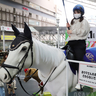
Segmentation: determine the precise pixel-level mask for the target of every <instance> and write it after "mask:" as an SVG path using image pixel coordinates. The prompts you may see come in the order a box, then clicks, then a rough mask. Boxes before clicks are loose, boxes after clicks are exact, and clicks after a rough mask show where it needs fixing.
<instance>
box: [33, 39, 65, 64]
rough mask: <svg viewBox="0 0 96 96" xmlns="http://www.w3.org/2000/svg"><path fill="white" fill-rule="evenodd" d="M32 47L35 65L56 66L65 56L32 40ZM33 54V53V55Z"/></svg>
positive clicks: (51, 47)
mask: <svg viewBox="0 0 96 96" xmlns="http://www.w3.org/2000/svg"><path fill="white" fill-rule="evenodd" d="M33 46H34V47H35V50H34V51H35V55H36V63H37V64H40V63H42V62H43V63H44V62H45V64H53V65H54V66H58V64H60V62H61V60H64V58H65V55H64V53H63V51H62V50H61V49H58V48H55V47H53V46H50V45H47V44H44V43H42V42H40V41H38V40H36V39H34V38H33ZM33 54H34V53H33Z"/></svg>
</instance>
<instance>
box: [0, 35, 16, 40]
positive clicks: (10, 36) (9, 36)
mask: <svg viewBox="0 0 96 96" xmlns="http://www.w3.org/2000/svg"><path fill="white" fill-rule="evenodd" d="M14 39H15V36H14V35H13V36H12V35H5V40H14ZM1 40H3V35H1Z"/></svg>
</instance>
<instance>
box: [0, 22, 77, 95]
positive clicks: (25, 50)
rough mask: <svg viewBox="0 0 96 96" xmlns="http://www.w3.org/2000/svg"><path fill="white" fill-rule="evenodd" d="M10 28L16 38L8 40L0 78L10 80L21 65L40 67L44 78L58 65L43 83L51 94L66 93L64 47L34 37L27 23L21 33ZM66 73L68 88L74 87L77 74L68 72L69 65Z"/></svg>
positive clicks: (24, 66) (23, 67) (4, 80)
mask: <svg viewBox="0 0 96 96" xmlns="http://www.w3.org/2000/svg"><path fill="white" fill-rule="evenodd" d="M12 28H13V30H14V33H15V36H16V38H15V40H13V42H12V44H11V47H10V51H9V55H8V58H7V59H6V61H5V62H4V64H3V65H2V66H5V67H2V68H1V69H0V80H2V81H3V82H4V83H8V82H11V81H12V79H13V78H14V76H15V75H16V74H17V73H19V72H20V70H21V69H25V68H28V67H30V66H31V67H35V68H38V69H39V73H38V75H39V78H40V79H41V80H42V81H44V82H45V81H46V80H47V78H48V77H49V75H50V74H51V72H52V71H53V70H54V68H55V67H57V68H56V69H55V71H54V72H53V74H52V76H51V77H50V79H49V81H48V83H47V84H46V88H47V90H48V91H49V92H50V93H51V94H52V96H65V95H66V61H65V54H64V53H63V51H62V50H60V49H58V48H55V47H52V46H49V45H46V44H43V43H41V42H40V41H37V40H36V39H33V38H32V37H31V31H30V29H29V27H28V26H27V24H26V23H25V28H24V33H20V32H19V30H18V29H17V28H16V27H15V26H13V25H12ZM30 42H31V43H30ZM32 42H33V43H32ZM31 64H32V65H31ZM68 65H69V64H68ZM8 66H9V68H8ZM10 66H11V67H12V68H10ZM68 67H69V66H68ZM16 68H17V69H16ZM18 68H19V69H18ZM68 73H69V75H68V89H69V90H70V91H72V90H73V89H75V86H76V83H77V76H76V75H74V74H73V73H72V72H71V70H70V68H68Z"/></svg>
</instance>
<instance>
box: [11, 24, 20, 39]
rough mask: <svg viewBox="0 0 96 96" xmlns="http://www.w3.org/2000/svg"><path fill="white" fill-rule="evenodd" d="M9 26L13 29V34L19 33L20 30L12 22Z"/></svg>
mask: <svg viewBox="0 0 96 96" xmlns="http://www.w3.org/2000/svg"><path fill="white" fill-rule="evenodd" d="M11 26H12V29H13V31H14V35H15V36H16V37H17V36H18V35H19V34H20V31H19V30H18V29H17V28H16V27H15V26H14V25H13V24H11Z"/></svg>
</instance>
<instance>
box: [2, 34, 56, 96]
mask: <svg viewBox="0 0 96 96" xmlns="http://www.w3.org/2000/svg"><path fill="white" fill-rule="evenodd" d="M20 37H23V38H25V39H27V42H29V43H30V46H29V47H28V50H27V52H26V53H25V55H24V56H23V58H22V59H21V61H20V62H19V63H18V66H17V67H15V66H12V65H7V64H4V63H3V64H2V66H1V67H3V68H4V69H5V70H6V71H7V73H8V75H9V77H10V78H11V79H10V81H9V82H8V83H7V84H10V83H12V81H13V79H14V78H15V75H14V76H13V77H12V76H11V74H10V72H9V71H8V69H7V68H13V69H17V70H18V72H17V73H16V74H19V73H20V72H21V70H22V68H23V67H24V63H25V60H26V58H27V57H28V53H29V50H30V49H31V57H32V59H31V60H32V61H31V65H30V66H29V67H31V66H32V65H33V41H30V40H29V39H28V38H27V37H25V36H23V35H20ZM22 61H23V64H22V66H21V68H19V66H20V64H21V62H22ZM56 68H57V67H55V68H54V69H53V70H52V72H51V74H50V75H49V77H48V79H47V80H46V82H45V84H44V85H43V86H42V88H44V86H45V85H46V83H47V82H48V80H49V79H50V77H51V75H52V74H53V72H54V71H55V69H56ZM37 70H38V69H37ZM37 70H36V71H35V72H34V73H33V74H32V75H31V76H30V77H32V76H33V75H34V74H35V73H36V72H37ZM17 79H18V81H19V83H20V85H21V87H22V89H23V90H24V91H25V92H26V93H27V94H28V95H29V96H36V94H38V93H39V92H40V91H41V90H42V88H40V90H39V91H38V92H36V93H35V94H32V95H30V94H29V93H28V92H27V91H26V90H25V89H24V87H23V85H22V83H21V81H20V78H19V77H18V76H17Z"/></svg>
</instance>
